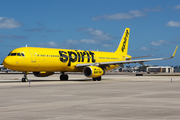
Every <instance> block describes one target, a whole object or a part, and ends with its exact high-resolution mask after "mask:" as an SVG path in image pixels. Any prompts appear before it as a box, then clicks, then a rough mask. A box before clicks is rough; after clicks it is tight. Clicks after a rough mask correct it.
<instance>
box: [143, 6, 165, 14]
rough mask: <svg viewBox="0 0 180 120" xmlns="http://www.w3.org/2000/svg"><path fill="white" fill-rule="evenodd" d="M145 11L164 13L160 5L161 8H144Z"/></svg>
mask: <svg viewBox="0 0 180 120" xmlns="http://www.w3.org/2000/svg"><path fill="white" fill-rule="evenodd" d="M144 11H146V12H150V11H152V12H162V11H163V9H161V6H160V5H159V6H156V7H155V8H152V9H150V8H144Z"/></svg>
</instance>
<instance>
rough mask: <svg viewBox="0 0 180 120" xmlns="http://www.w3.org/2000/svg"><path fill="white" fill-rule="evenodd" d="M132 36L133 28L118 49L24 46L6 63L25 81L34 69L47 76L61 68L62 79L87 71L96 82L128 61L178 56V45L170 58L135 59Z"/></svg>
mask: <svg viewBox="0 0 180 120" xmlns="http://www.w3.org/2000/svg"><path fill="white" fill-rule="evenodd" d="M129 35H130V28H126V29H125V31H124V34H123V36H122V39H121V41H120V43H119V46H118V48H117V50H116V51H115V52H100V51H90V50H72V49H54V48H39V47H21V48H17V49H14V50H13V51H11V52H10V53H9V54H8V56H7V57H6V58H5V59H4V61H3V65H4V66H5V67H6V68H8V69H11V70H15V71H22V72H24V77H23V78H22V82H26V81H28V79H27V74H28V73H29V72H33V74H34V75H35V76H36V77H47V76H50V75H53V74H54V72H57V71H59V72H60V73H61V75H60V80H68V75H67V74H65V73H66V72H83V73H84V75H85V76H86V77H90V78H92V79H93V81H96V80H97V81H101V76H102V75H104V74H105V72H106V71H108V70H111V69H114V68H117V67H119V66H121V67H123V66H124V64H129V63H140V64H142V65H143V62H147V61H153V60H165V59H170V58H173V57H174V56H175V53H176V50H177V47H178V46H177V47H176V49H175V51H174V53H173V55H172V56H171V57H168V58H154V59H139V60H133V59H134V58H141V57H131V56H130V55H128V54H127V52H128V43H129ZM142 57H143V56H142ZM144 57H145V56H144Z"/></svg>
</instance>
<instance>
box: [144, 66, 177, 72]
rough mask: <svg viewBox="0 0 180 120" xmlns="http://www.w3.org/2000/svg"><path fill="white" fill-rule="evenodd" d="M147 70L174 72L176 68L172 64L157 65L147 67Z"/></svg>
mask: <svg viewBox="0 0 180 120" xmlns="http://www.w3.org/2000/svg"><path fill="white" fill-rule="evenodd" d="M146 71H147V72H161V73H173V72H174V68H173V67H170V66H156V67H147V68H146Z"/></svg>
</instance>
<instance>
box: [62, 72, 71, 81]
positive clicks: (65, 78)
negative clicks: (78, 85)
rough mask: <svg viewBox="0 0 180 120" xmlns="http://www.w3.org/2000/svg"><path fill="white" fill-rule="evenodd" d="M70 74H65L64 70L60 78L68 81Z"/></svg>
mask: <svg viewBox="0 0 180 120" xmlns="http://www.w3.org/2000/svg"><path fill="white" fill-rule="evenodd" d="M68 78H69V77H68V75H67V74H64V72H62V74H61V75H60V80H65V81H67V80H68Z"/></svg>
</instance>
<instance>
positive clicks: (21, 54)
mask: <svg viewBox="0 0 180 120" xmlns="http://www.w3.org/2000/svg"><path fill="white" fill-rule="evenodd" d="M8 56H23V57H24V56H25V55H24V53H9V54H8Z"/></svg>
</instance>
